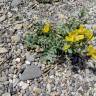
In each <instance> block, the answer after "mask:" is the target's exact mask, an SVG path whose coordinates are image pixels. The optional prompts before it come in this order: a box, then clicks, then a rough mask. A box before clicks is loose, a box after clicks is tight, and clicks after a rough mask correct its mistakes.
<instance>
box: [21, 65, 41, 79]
mask: <svg viewBox="0 0 96 96" xmlns="http://www.w3.org/2000/svg"><path fill="white" fill-rule="evenodd" d="M41 75H42V71H41V70H40V68H39V67H37V66H36V65H33V64H32V65H31V66H27V68H26V69H25V70H24V72H23V73H22V74H21V76H20V79H21V80H30V79H34V78H37V77H40V76H41Z"/></svg>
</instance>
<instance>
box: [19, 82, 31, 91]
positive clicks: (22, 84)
mask: <svg viewBox="0 0 96 96" xmlns="http://www.w3.org/2000/svg"><path fill="white" fill-rule="evenodd" d="M19 86H21V88H22V89H23V90H25V89H26V88H28V86H29V84H27V83H24V82H23V81H20V82H19Z"/></svg>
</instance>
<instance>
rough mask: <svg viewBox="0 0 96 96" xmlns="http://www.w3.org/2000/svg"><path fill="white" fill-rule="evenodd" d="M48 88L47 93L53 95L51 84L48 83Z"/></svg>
mask: <svg viewBox="0 0 96 96" xmlns="http://www.w3.org/2000/svg"><path fill="white" fill-rule="evenodd" d="M46 88H47V92H48V93H51V84H49V83H48V84H47V86H46Z"/></svg>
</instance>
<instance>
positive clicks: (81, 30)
mask: <svg viewBox="0 0 96 96" xmlns="http://www.w3.org/2000/svg"><path fill="white" fill-rule="evenodd" d="M77 33H78V34H81V35H84V36H85V38H87V39H89V40H91V38H92V37H93V33H92V31H91V30H89V29H86V28H85V27H84V26H83V25H80V27H79V29H77Z"/></svg>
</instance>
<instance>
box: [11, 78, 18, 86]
mask: <svg viewBox="0 0 96 96" xmlns="http://www.w3.org/2000/svg"><path fill="white" fill-rule="evenodd" d="M18 82H19V79H17V78H16V79H13V82H12V83H13V87H15V86H16V85H17V84H18Z"/></svg>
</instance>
